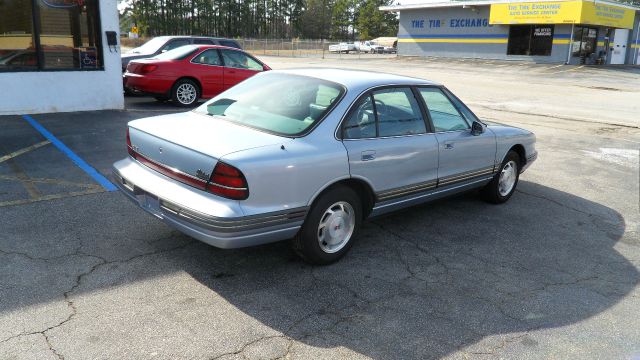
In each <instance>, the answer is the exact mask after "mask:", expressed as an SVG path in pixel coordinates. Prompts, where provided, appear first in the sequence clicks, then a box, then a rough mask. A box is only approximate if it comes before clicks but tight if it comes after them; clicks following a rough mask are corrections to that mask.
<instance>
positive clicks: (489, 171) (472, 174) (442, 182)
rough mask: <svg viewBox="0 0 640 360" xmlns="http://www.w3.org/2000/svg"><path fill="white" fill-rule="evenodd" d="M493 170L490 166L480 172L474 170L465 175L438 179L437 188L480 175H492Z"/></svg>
mask: <svg viewBox="0 0 640 360" xmlns="http://www.w3.org/2000/svg"><path fill="white" fill-rule="evenodd" d="M493 170H494V167H493V166H491V167H487V168H484V169H481V170H475V171H471V172H466V173H462V174H457V175H452V176H449V177H446V178H442V179H438V186H441V185H447V184H451V183H455V182H460V181H465V180H469V179H472V178H474V177H478V176H482V175H487V174H493Z"/></svg>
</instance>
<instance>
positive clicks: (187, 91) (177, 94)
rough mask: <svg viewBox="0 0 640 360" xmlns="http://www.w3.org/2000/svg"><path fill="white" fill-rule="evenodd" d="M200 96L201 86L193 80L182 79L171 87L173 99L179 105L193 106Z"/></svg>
mask: <svg viewBox="0 0 640 360" xmlns="http://www.w3.org/2000/svg"><path fill="white" fill-rule="evenodd" d="M199 98H200V88H199V87H198V84H196V83H195V82H194V81H193V80H190V79H180V80H178V81H176V83H175V84H174V85H173V88H172V89H171V100H173V101H174V103H175V104H177V105H179V106H191V105H193V104H195V103H196V101H198V99H199Z"/></svg>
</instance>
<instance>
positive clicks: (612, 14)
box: [580, 1, 636, 29]
mask: <svg viewBox="0 0 640 360" xmlns="http://www.w3.org/2000/svg"><path fill="white" fill-rule="evenodd" d="M635 15H636V12H635V10H631V9H626V8H623V7H620V6H615V5H609V4H603V3H592V2H590V1H588V2H583V3H582V13H581V14H580V23H581V24H589V25H602V26H609V27H615V28H623V29H633V20H634V18H635Z"/></svg>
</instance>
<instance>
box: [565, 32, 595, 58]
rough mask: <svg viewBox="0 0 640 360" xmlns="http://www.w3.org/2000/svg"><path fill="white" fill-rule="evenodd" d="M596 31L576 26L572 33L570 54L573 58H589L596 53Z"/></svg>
mask: <svg viewBox="0 0 640 360" xmlns="http://www.w3.org/2000/svg"><path fill="white" fill-rule="evenodd" d="M597 38H598V29H596V28H589V27H582V26H576V28H575V30H574V31H573V42H572V43H571V53H572V54H573V56H577V57H582V56H585V57H586V56H589V55H591V54H593V53H594V52H596V45H597Z"/></svg>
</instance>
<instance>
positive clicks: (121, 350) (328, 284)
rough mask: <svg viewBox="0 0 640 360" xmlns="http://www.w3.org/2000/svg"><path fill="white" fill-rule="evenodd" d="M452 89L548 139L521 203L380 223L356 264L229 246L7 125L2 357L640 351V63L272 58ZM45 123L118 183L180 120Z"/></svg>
mask: <svg viewBox="0 0 640 360" xmlns="http://www.w3.org/2000/svg"><path fill="white" fill-rule="evenodd" d="M264 59H265V61H266V62H267V63H268V64H269V65H272V67H273V68H284V67H301V66H343V67H350V68H358V69H363V70H367V69H369V70H377V71H387V72H396V73H401V74H411V75H414V76H419V77H424V78H430V79H433V80H436V81H440V82H443V83H445V84H446V85H447V86H449V87H450V88H451V89H452V90H453V91H454V92H455V93H456V94H458V95H459V96H460V97H461V98H462V100H464V101H465V102H467V103H468V104H470V105H471V107H472V108H473V109H474V110H476V112H477V113H478V115H480V116H481V117H483V118H485V119H489V120H497V121H500V122H504V123H507V124H510V125H515V126H521V127H525V128H527V129H530V130H532V131H534V132H535V133H536V136H537V139H538V144H537V148H538V151H539V158H538V160H537V162H536V163H534V165H533V166H532V167H531V168H530V169H529V170H527V172H525V173H524V174H523V175H522V176H521V178H520V183H519V185H518V190H517V192H516V193H515V194H514V196H513V197H512V199H511V200H510V201H509V202H508V203H506V204H504V205H498V206H496V205H489V204H487V203H484V202H482V201H481V200H480V199H479V197H478V196H477V194H475V193H468V194H464V195H461V196H458V197H455V198H453V199H447V200H441V201H438V202H435V203H431V204H427V205H423V206H418V207H414V208H411V209H409V210H406V211H403V212H400V213H396V214H392V215H389V216H386V217H383V218H378V219H374V220H372V221H369V222H367V223H365V225H364V228H363V230H362V232H361V236H360V238H359V240H358V242H357V243H356V244H355V245H354V247H353V249H352V250H351V252H350V253H349V254H347V256H346V257H345V258H344V259H343V260H341V261H340V262H338V263H336V264H334V265H330V266H325V267H314V266H309V265H306V264H305V263H303V262H301V261H299V260H298V259H297V258H296V257H295V255H294V254H293V253H292V252H291V251H290V250H289V248H288V245H287V243H286V242H282V243H276V244H271V245H266V246H260V247H254V248H247V249H239V250H219V249H216V248H213V247H210V246H207V245H205V244H203V243H200V242H198V241H195V240H193V239H190V238H189V237H187V236H185V235H182V234H180V233H178V232H176V231H174V230H172V229H170V228H169V227H167V226H165V225H164V224H162V223H161V222H159V221H158V220H156V219H155V218H153V217H152V216H151V215H148V214H146V213H145V212H143V211H141V210H139V209H137V208H136V207H135V206H134V205H133V204H132V203H130V202H129V201H128V200H127V199H126V198H125V197H124V196H122V195H120V194H118V193H117V192H112V191H108V189H106V188H105V187H104V186H103V185H101V184H100V183H99V182H98V181H97V180H96V177H95V176H91V175H88V174H87V172H86V171H84V170H83V168H82V167H81V166H78V165H77V164H76V163H74V162H73V161H72V159H71V158H70V157H69V154H68V153H67V152H65V151H62V150H61V149H60V148H59V147H57V146H55V144H54V143H52V142H51V141H50V140H49V139H48V138H47V137H45V136H43V135H42V133H41V132H39V131H38V130H37V129H36V128H35V127H34V125H33V124H32V123H31V122H29V121H28V120H27V119H25V117H22V116H5V117H0V126H1V129H2V131H0V359H147V358H157V359H240V358H251V359H253V358H261V359H275V358H296V359H312V358H326V359H336V358H376V359H409V358H411V359H414V358H418V359H427V358H454V359H458V358H460V359H467V358H474V359H475V358H481V359H484V358H508V359H541V358H553V359H568V358H572V359H573V358H603V359H637V358H639V357H640V320H638V313H640V287H639V283H640V273H639V269H640V234H639V228H638V227H639V224H640V210H639V206H640V205H639V204H640V191H639V151H640V150H639V148H640V127H639V124H638V115H637V114H639V113H640V101H638V99H640V70H638V69H635V70H634V69H626V68H590V67H577V66H575V67H554V66H550V65H529V64H524V65H520V64H503V63H489V62H470V61H448V62H444V61H437V60H433V59H427V60H424V59H421V60H418V59H413V60H412V59H404V60H397V59H378V60H349V61H342V62H340V61H338V60H321V59H313V60H309V59H287V58H275V57H274V58H271V57H265V58H264ZM127 107H128V110H127V111H101V112H82V113H59V114H40V115H33V116H32V119H33V120H34V121H35V122H36V123H37V124H39V125H41V126H42V127H43V128H45V129H46V130H47V131H48V132H50V133H51V134H52V135H53V136H55V138H56V139H58V140H59V141H60V142H61V143H62V144H64V145H65V146H66V147H68V149H69V150H70V151H72V152H73V153H74V154H76V155H77V156H78V157H79V158H80V159H81V160H82V161H83V162H84V163H85V165H86V166H89V167H91V168H93V169H95V170H97V171H98V172H99V173H100V174H102V175H108V174H109V169H110V166H111V164H112V163H113V162H114V161H116V160H118V159H120V158H123V157H125V156H126V155H127V153H126V147H125V141H124V131H125V124H126V123H127V122H128V121H130V120H133V119H137V118H141V117H146V116H153V115H159V114H164V113H167V112H173V111H179V109H176V108H173V107H171V106H170V105H168V104H161V103H157V102H155V101H154V100H153V99H148V98H142V97H132V98H127Z"/></svg>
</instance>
